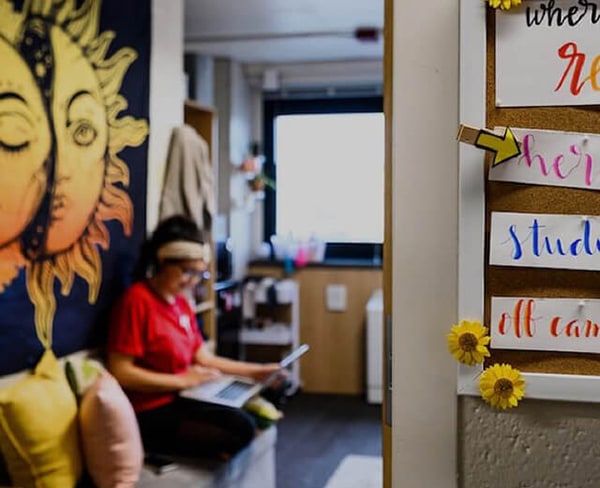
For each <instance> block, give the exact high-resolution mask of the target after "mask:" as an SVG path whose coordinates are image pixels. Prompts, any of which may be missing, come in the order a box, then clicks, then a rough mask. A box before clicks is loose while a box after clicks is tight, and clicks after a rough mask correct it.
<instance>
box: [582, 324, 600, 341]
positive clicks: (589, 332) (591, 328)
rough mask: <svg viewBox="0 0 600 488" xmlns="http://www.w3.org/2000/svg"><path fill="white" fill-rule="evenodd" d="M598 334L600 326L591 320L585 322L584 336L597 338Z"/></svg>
mask: <svg viewBox="0 0 600 488" xmlns="http://www.w3.org/2000/svg"><path fill="white" fill-rule="evenodd" d="M598 334H600V326H598V324H596V323H595V322H592V321H591V320H586V321H585V336H586V337H598Z"/></svg>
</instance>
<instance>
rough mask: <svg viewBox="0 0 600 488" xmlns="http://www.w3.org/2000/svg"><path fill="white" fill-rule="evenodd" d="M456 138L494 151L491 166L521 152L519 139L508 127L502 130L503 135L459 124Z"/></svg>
mask: <svg viewBox="0 0 600 488" xmlns="http://www.w3.org/2000/svg"><path fill="white" fill-rule="evenodd" d="M457 139H458V140H459V141H460V142H465V143H467V144H472V145H473V146H475V147H478V148H480V149H485V150H487V151H492V152H493V153H495V157H494V162H493V163H492V166H497V165H499V164H500V163H504V162H505V161H508V160H509V159H512V158H514V157H516V156H518V155H519V154H521V148H520V144H519V141H517V138H516V137H515V134H514V133H513V131H512V130H510V128H509V127H507V128H506V129H505V130H504V134H503V135H498V134H494V133H493V132H491V131H489V130H487V129H477V128H475V127H471V126H468V125H464V124H461V125H460V127H459V130H458V136H457Z"/></svg>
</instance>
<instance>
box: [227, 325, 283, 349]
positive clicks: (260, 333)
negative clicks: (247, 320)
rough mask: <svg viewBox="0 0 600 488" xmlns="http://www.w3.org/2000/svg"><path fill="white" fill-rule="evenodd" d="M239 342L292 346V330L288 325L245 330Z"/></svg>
mask: <svg viewBox="0 0 600 488" xmlns="http://www.w3.org/2000/svg"><path fill="white" fill-rule="evenodd" d="M239 340H240V342H241V343H243V344H263V345H277V346H287V345H289V344H292V342H293V335H292V328H291V327H290V326H289V325H288V324H272V325H268V326H266V327H264V328H261V329H249V328H243V329H242V330H241V331H240V337H239Z"/></svg>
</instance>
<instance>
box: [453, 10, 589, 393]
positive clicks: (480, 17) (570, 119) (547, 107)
mask: <svg viewBox="0 0 600 488" xmlns="http://www.w3.org/2000/svg"><path fill="white" fill-rule="evenodd" d="M564 2H566V3H567V0H564ZM541 3H546V4H548V3H549V2H528V1H525V2H523V6H522V7H519V8H525V6H526V5H527V4H536V5H539V4H541ZM552 3H553V2H552ZM557 3H560V1H557ZM573 3H574V4H577V2H573ZM599 4H600V2H599ZM598 11H600V5H599V6H598ZM580 13H583V12H580ZM590 14H591V12H590ZM497 15H517V13H512V12H511V13H507V12H502V11H496V10H494V9H491V8H488V7H487V6H486V4H485V3H483V2H471V1H463V2H462V6H461V25H462V26H465V27H463V29H462V31H461V102H460V118H461V122H467V121H468V122H470V123H473V124H480V125H481V126H482V127H487V128H495V127H496V128H497V127H501V128H505V127H511V128H512V127H515V128H527V129H534V130H545V131H546V130H547V131H565V132H570V133H581V134H582V135H583V134H590V135H598V134H600V103H598V102H596V101H593V102H591V103H589V104H576V105H571V104H569V103H568V102H565V101H558V102H557V103H555V104H554V103H552V104H550V103H549V104H543V103H539V104H536V103H534V104H533V105H534V106H527V101H525V103H523V105H522V106H505V105H503V100H500V99H499V96H498V87H497V86H496V80H497V77H496V74H497V73H496V63H497V56H496V54H497V53H496V39H497V37H496V34H497V33H496V25H497V24H496V16H497ZM521 15H522V12H521ZM590 17H591V16H590ZM571 20H573V22H572V23H573V24H575V25H571V26H570V28H571V29H572V30H575V29H577V28H578V26H577V25H576V23H575V22H574V20H575V19H574V18H573V19H571ZM564 22H565V24H566V25H568V23H569V19H564ZM534 27H535V26H534ZM596 50H597V51H598V52H597V53H595V55H596V56H597V55H600V49H598V48H597V49H596ZM593 59H594V56H592V57H591V59H588V60H586V63H587V64H586V65H585V69H588V68H587V66H588V65H589V64H590V63H591V62H592V61H593ZM569 61H573V64H571V65H569ZM575 61H582V59H581V57H577V56H572V57H571V58H569V59H565V60H564V62H565V75H564V78H565V80H563V81H564V82H565V86H566V83H568V81H569V79H570V77H572V76H573V73H574V68H575ZM515 62H516V63H520V62H522V60H519V59H516V60H515ZM582 64H583V63H582ZM567 68H569V69H567ZM478 69H481V73H479V72H478ZM587 74H588V73H585V75H587ZM593 76H594V75H593V74H592V75H590V76H589V78H591V77H593ZM581 80H584V81H585V77H584V75H582V77H581ZM587 81H588V83H591V82H592V81H591V80H590V79H588V80H587ZM599 84H600V78H599ZM572 86H575V85H574V84H573V85H572ZM535 105H537V106H535ZM459 151H460V153H459V161H460V163H459V164H460V229H459V239H460V246H459V247H460V256H459V290H460V292H459V315H460V317H461V318H462V317H473V316H478V315H479V316H480V317H481V319H482V321H483V323H484V324H486V325H488V324H490V322H491V320H492V317H491V310H492V297H533V298H540V299H572V300H579V301H580V302H579V303H580V304H581V306H583V305H584V304H585V303H586V300H598V299H600V273H599V272H598V270H593V269H557V268H551V267H547V268H546V267H515V266H498V265H494V264H490V252H491V250H490V246H491V244H490V234H491V230H492V214H493V213H495V212H511V213H523V214H557V215H565V216H600V191H598V190H591V189H585V188H572V187H571V188H567V187H561V186H547V185H543V184H536V185H530V184H526V183H517V182H507V181H490V179H489V178H488V176H489V171H490V168H491V165H492V161H493V157H492V155H490V154H489V153H488V154H487V156H484V154H483V153H482V152H481V151H479V152H477V150H474V149H473V148H470V147H461V148H460V150H459ZM476 161H479V163H476ZM482 162H483V164H482ZM477 164H479V165H480V166H481V167H480V168H479V167H475V166H476V165H477ZM581 218H584V217H581ZM598 259H599V260H600V256H599V258H598ZM597 321H598V322H600V316H598V317H597ZM597 340H598V342H600V338H598V339H597ZM490 353H491V356H490V357H489V358H487V359H486V361H485V363H484V365H483V367H481V368H470V367H465V366H462V365H461V366H460V368H459V393H462V394H478V393H479V392H478V390H477V381H476V378H477V377H478V375H479V374H480V373H481V370H482V369H483V368H485V367H486V366H487V365H490V364H493V363H508V364H510V365H512V366H513V367H515V368H518V369H519V370H520V371H522V372H523V373H524V376H525V377H526V380H527V385H528V389H527V396H528V397H530V398H531V397H534V398H545V399H558V400H582V401H600V394H599V393H595V392H596V391H597V390H599V389H600V354H597V353H585V352H573V351H553V350H537V351H536V350H523V349H522V350H516V349H515V350H511V349H495V348H494V347H493V340H492V344H491V347H490Z"/></svg>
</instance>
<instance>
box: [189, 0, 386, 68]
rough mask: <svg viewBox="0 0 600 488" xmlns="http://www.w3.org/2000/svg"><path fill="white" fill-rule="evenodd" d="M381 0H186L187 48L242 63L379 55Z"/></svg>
mask: <svg viewBox="0 0 600 488" xmlns="http://www.w3.org/2000/svg"><path fill="white" fill-rule="evenodd" d="M359 27H374V28H377V29H382V28H383V0H185V45H186V51H187V52H195V53H200V54H207V55H211V56H215V57H226V58H231V59H234V60H236V61H239V62H243V63H274V64H276V63H286V62H314V61H340V60H362V59H381V58H382V56H383V39H382V36H379V40H378V41H376V42H373V41H371V42H359V41H357V40H356V39H355V38H354V35H353V34H354V31H355V29H357V28H359Z"/></svg>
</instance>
